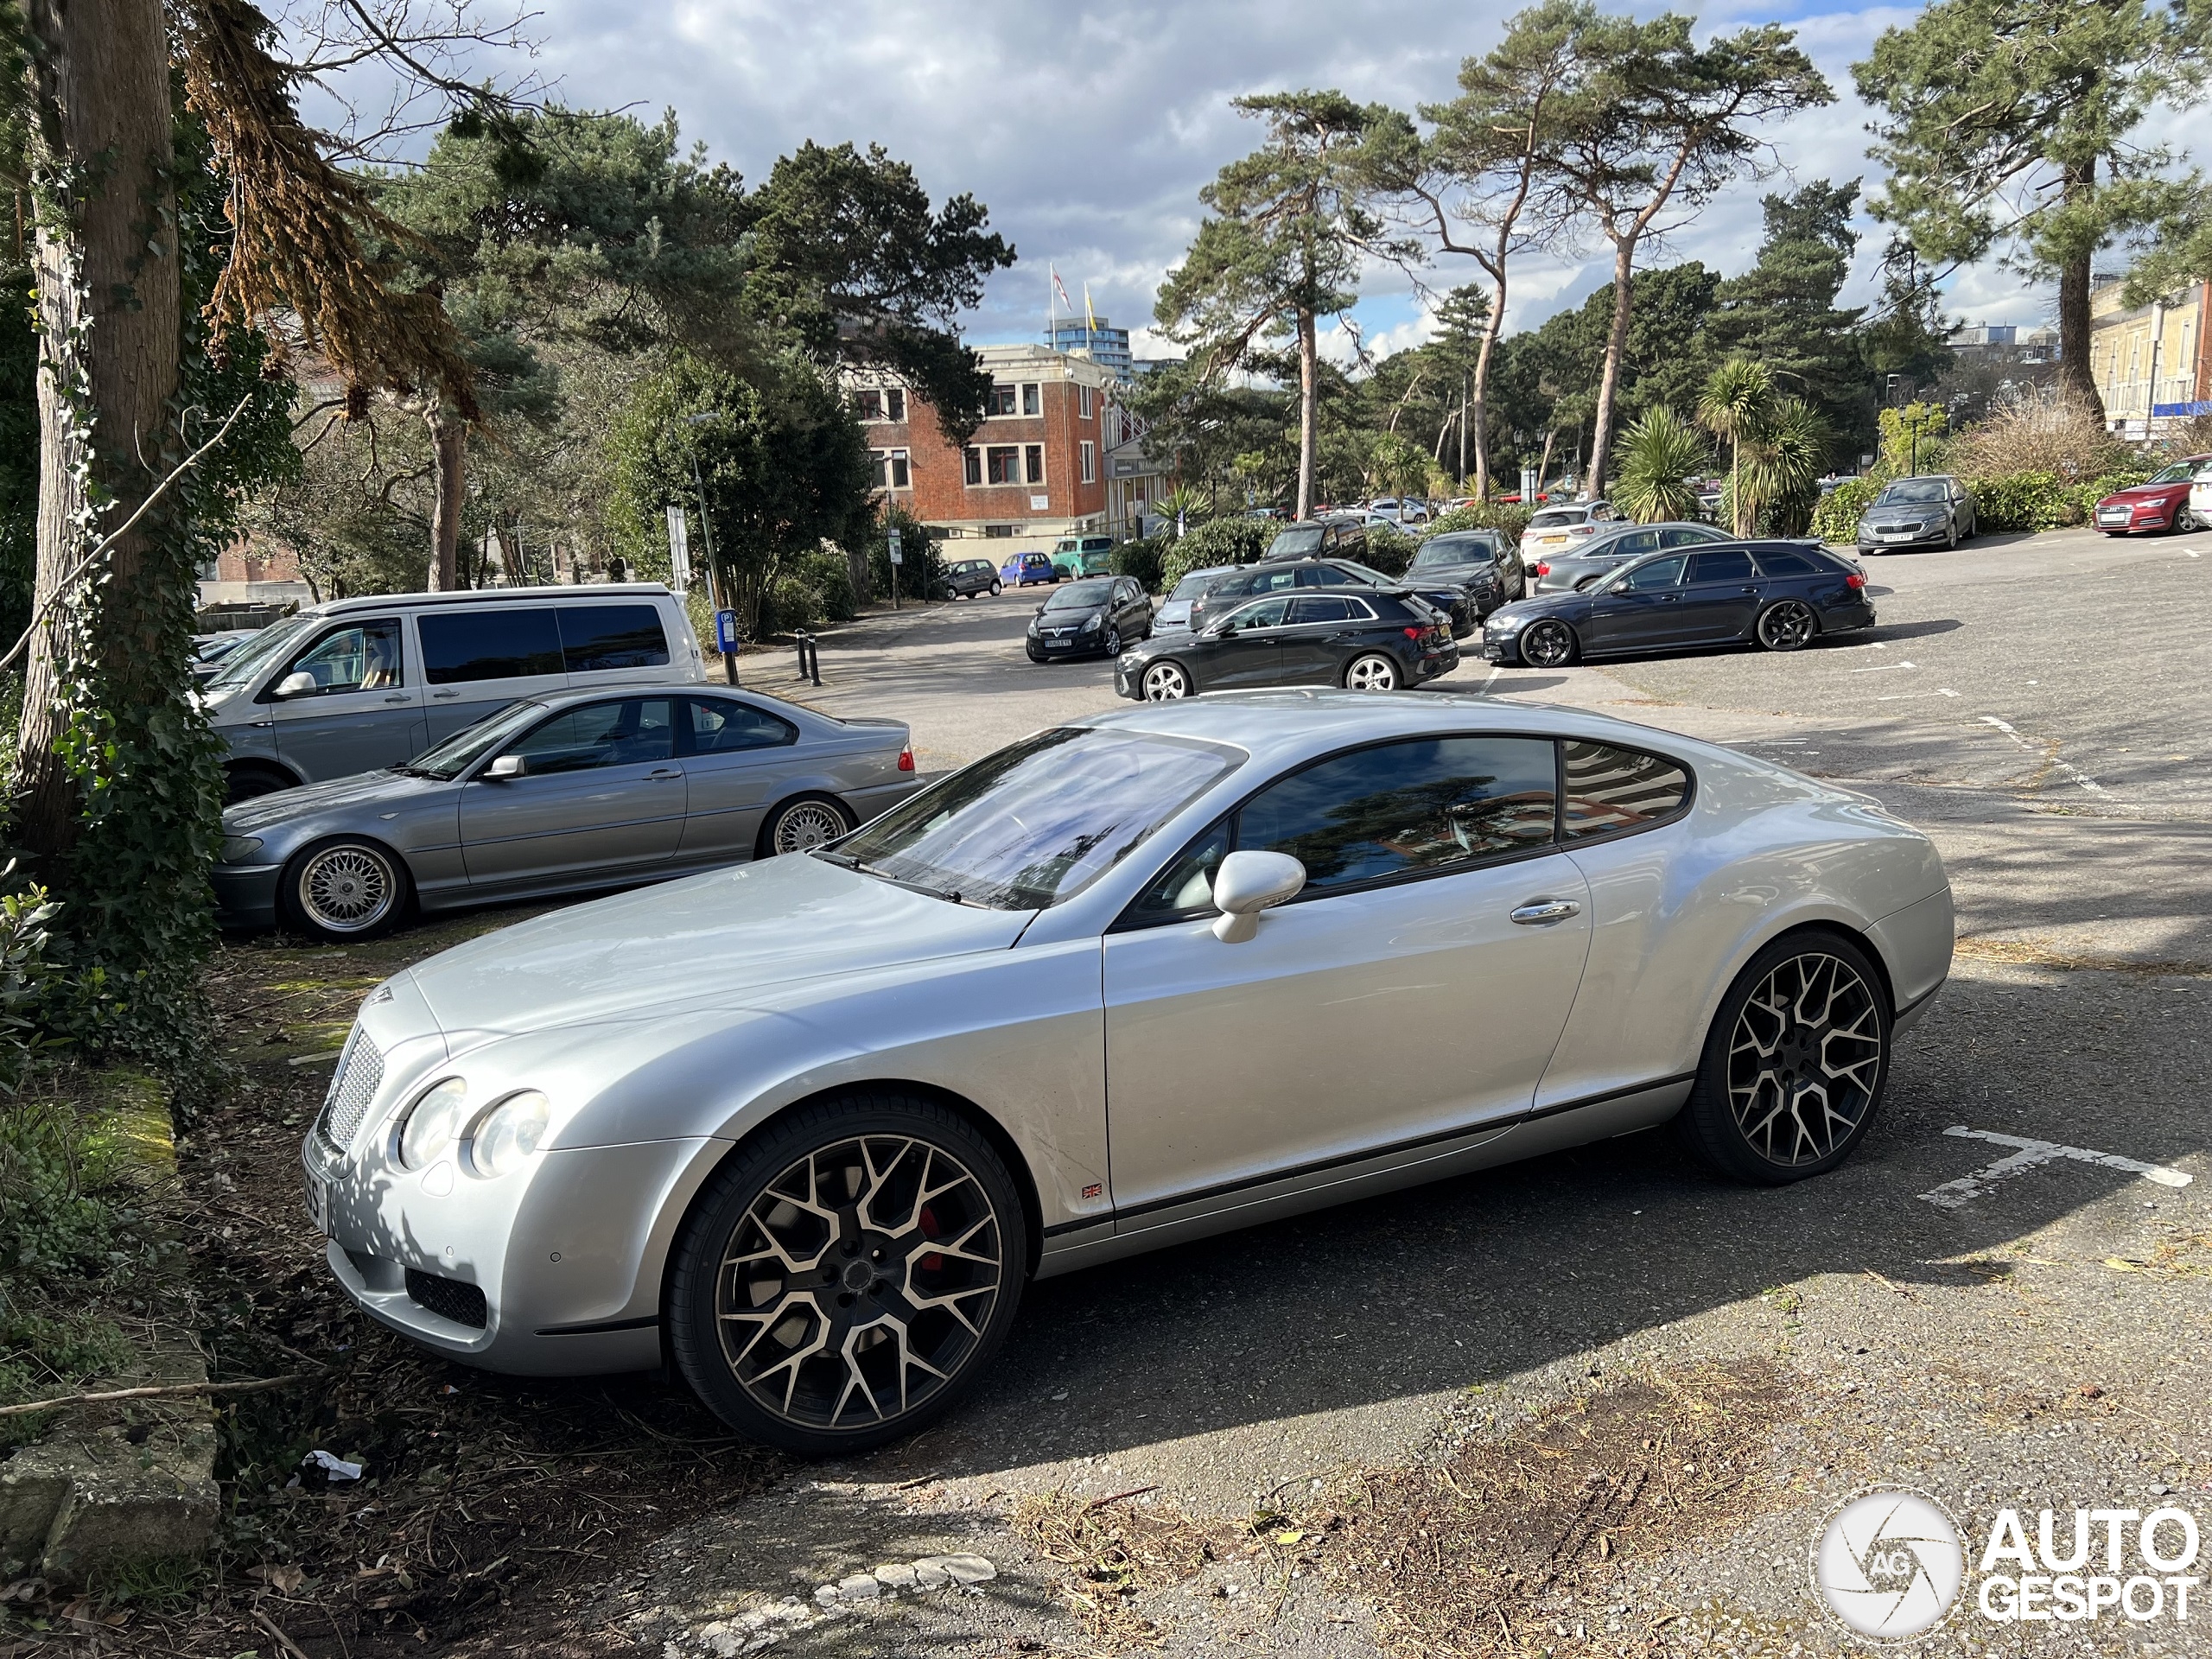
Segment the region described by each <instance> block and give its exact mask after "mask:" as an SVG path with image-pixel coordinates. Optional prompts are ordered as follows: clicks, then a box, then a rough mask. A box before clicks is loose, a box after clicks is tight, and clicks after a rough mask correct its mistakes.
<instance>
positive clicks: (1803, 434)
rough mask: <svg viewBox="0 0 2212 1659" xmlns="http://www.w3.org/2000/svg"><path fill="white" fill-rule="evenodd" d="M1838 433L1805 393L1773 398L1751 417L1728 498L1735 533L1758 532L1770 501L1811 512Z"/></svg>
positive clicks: (1790, 509) (1789, 509) (1790, 512)
mask: <svg viewBox="0 0 2212 1659" xmlns="http://www.w3.org/2000/svg"><path fill="white" fill-rule="evenodd" d="M1832 442H1834V433H1833V432H1831V431H1830V430H1829V429H1828V423H1827V422H1826V421H1825V420H1823V419H1821V414H1820V411H1819V410H1816V409H1815V408H1814V407H1813V406H1812V405H1811V404H1808V403H1807V402H1805V400H1804V399H1803V398H1802V397H1777V398H1775V399H1773V400H1772V401H1771V402H1770V404H1768V405H1767V406H1766V408H1764V410H1761V411H1760V412H1759V414H1758V418H1757V419H1756V420H1754V421H1752V422H1750V423H1747V424H1746V425H1745V429H1744V431H1743V435H1742V437H1741V440H1740V442H1739V443H1738V448H1737V455H1736V467H1735V471H1734V472H1733V474H1732V475H1731V477H1730V479H1729V481H1728V496H1727V500H1726V506H1727V508H1728V512H1729V516H1730V518H1732V520H1733V521H1734V523H1735V525H1736V533H1737V534H1738V536H1751V535H1756V534H1757V533H1758V522H1759V515H1760V514H1761V513H1762V512H1765V511H1766V510H1767V509H1768V508H1770V507H1778V508H1782V509H1783V510H1784V511H1785V512H1786V514H1787V515H1788V516H1789V518H1796V517H1797V516H1798V514H1799V513H1801V512H1809V510H1810V507H1811V505H1812V502H1813V500H1814V499H1815V496H1816V495H1817V494H1818V493H1819V487H1820V481H1821V474H1822V473H1823V472H1825V471H1826V470H1827V464H1828V448H1829V446H1830V444H1831V443H1832ZM1785 528H1786V529H1796V528H1797V526H1796V525H1795V524H1790V525H1787V526H1785Z"/></svg>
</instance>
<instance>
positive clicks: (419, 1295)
mask: <svg viewBox="0 0 2212 1659" xmlns="http://www.w3.org/2000/svg"><path fill="white" fill-rule="evenodd" d="M407 1300H410V1302H413V1303H414V1304H415V1305H416V1306H417V1307H427V1308H428V1309H429V1310H430V1312H431V1313H435V1314H436V1315H438V1317H439V1318H441V1319H451V1320H452V1321H453V1322H454V1324H455V1325H467V1327H468V1328H469V1329H470V1330H472V1331H481V1330H482V1329H483V1328H484V1324H485V1318H486V1315H485V1311H484V1293H483V1291H482V1290H481V1289H480V1288H479V1287H476V1286H474V1285H464V1284H463V1283H461V1281H460V1280H458V1279H441V1278H439V1277H438V1275H437V1274H435V1273H423V1272H422V1271H420V1270H418V1269H416V1268H408V1269H407Z"/></svg>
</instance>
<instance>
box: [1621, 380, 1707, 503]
mask: <svg viewBox="0 0 2212 1659" xmlns="http://www.w3.org/2000/svg"><path fill="white" fill-rule="evenodd" d="M1710 459H1711V454H1710V452H1709V451H1708V450H1707V448H1706V446H1705V440H1704V439H1703V438H1702V437H1700V436H1699V435H1698V431H1697V429H1696V428H1695V427H1694V426H1692V425H1691V424H1690V423H1688V421H1686V420H1684V419H1683V418H1682V417H1681V416H1679V415H1677V414H1675V411H1674V410H1671V409H1666V408H1659V409H1655V410H1651V411H1650V413H1649V414H1647V415H1646V416H1643V419H1641V420H1639V421H1637V423H1635V424H1634V425H1633V426H1631V427H1630V428H1629V429H1628V432H1627V434H1626V442H1624V444H1623V445H1622V448H1621V469H1620V473H1619V475H1618V477H1617V478H1616V479H1615V480H1614V483H1613V499H1614V500H1615V501H1616V502H1618V503H1619V505H1621V506H1622V507H1624V508H1625V509H1626V510H1627V512H1628V515H1629V517H1630V518H1634V519H1635V520H1637V523H1639V524H1656V523H1658V522H1659V521H1660V520H1662V519H1664V518H1694V516H1695V515H1696V513H1697V487H1696V486H1694V485H1693V484H1692V483H1691V482H1690V477H1691V474H1694V473H1699V472H1702V471H1703V470H1704V468H1705V466H1706V463H1707V461H1708V460H1710Z"/></svg>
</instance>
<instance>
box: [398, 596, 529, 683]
mask: <svg viewBox="0 0 2212 1659" xmlns="http://www.w3.org/2000/svg"><path fill="white" fill-rule="evenodd" d="M416 627H417V628H419V629H420V630H421V631H422V636H423V675H424V677H426V678H427V679H428V680H429V682H430V683H431V684H432V685H460V684H464V683H467V682H468V681H471V680H518V679H524V678H526V677H529V676H531V675H535V674H558V673H559V672H560V671H561V630H560V626H559V625H558V624H557V623H556V622H555V621H554V620H553V613H552V612H551V611H550V610H546V609H543V608H542V607H537V608H525V607H521V606H502V607H499V609H497V610H486V611H423V612H421V613H417V615H416Z"/></svg>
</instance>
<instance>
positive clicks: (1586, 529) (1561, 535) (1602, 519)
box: [1521, 501, 1628, 564]
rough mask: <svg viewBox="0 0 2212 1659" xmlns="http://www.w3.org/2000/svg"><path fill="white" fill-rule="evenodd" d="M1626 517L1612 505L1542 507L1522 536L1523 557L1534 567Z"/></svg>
mask: <svg viewBox="0 0 2212 1659" xmlns="http://www.w3.org/2000/svg"><path fill="white" fill-rule="evenodd" d="M1627 517H1628V515H1627V514H1626V513H1624V512H1621V511H1620V510H1619V509H1618V508H1617V507H1615V506H1614V505H1613V504H1612V503H1611V502H1610V501H1569V502H1566V503H1563V504H1562V505H1559V506H1555V507H1539V508H1537V509H1536V512H1535V516H1534V517H1532V518H1530V519H1529V528H1528V529H1526V530H1524V531H1522V532H1521V556H1522V559H1524V560H1526V561H1527V562H1529V563H1531V564H1533V563H1535V562H1536V561H1537V560H1538V559H1540V558H1543V557H1546V556H1548V555H1551V554H1554V553H1565V552H1567V551H1569V550H1571V549H1573V548H1575V547H1578V546H1580V544H1581V543H1584V542H1586V541H1587V540H1588V539H1589V538H1590V537H1592V536H1594V535H1596V534H1597V533H1598V532H1599V531H1601V530H1603V529H1604V528H1605V526H1606V525H1608V524H1620V523H1622V522H1624V520H1625V519H1626V518H1627Z"/></svg>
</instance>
